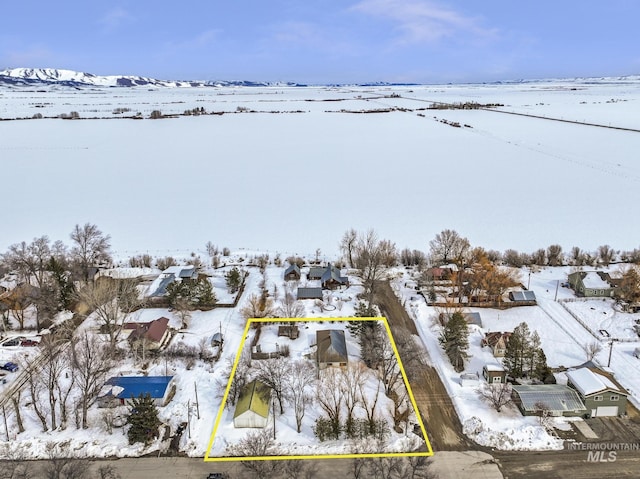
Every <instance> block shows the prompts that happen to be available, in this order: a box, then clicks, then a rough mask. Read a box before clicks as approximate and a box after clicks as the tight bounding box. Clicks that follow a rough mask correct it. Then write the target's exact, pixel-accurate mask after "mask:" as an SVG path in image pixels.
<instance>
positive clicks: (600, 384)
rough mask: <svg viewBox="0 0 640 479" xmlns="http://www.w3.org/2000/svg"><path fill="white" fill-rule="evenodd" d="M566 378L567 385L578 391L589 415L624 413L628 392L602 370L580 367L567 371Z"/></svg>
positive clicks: (609, 415) (601, 415)
mask: <svg viewBox="0 0 640 479" xmlns="http://www.w3.org/2000/svg"><path fill="white" fill-rule="evenodd" d="M567 378H568V381H567V386H570V387H572V388H573V389H575V390H576V391H578V394H579V395H580V398H581V399H582V401H583V402H584V405H585V407H586V408H587V414H588V415H589V417H615V416H621V415H623V414H626V412H627V396H629V393H628V392H627V391H626V390H625V389H624V388H623V387H622V386H620V385H619V384H617V383H616V382H615V381H614V380H613V378H611V377H608V376H606V375H605V374H604V372H600V371H598V370H593V369H589V368H580V369H575V370H573V371H568V372H567Z"/></svg>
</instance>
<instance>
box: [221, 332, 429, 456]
mask: <svg viewBox="0 0 640 479" xmlns="http://www.w3.org/2000/svg"><path fill="white" fill-rule="evenodd" d="M345 326H346V325H345V323H344V322H343V321H338V322H331V323H328V322H324V321H323V322H316V321H311V322H303V323H300V336H299V337H298V339H296V340H288V339H285V338H282V337H278V334H277V332H278V325H277V324H263V326H262V328H261V329H262V332H261V335H260V340H259V344H260V346H261V350H262V352H275V351H276V350H277V348H278V346H277V345H279V346H282V345H288V346H289V348H290V358H289V359H290V360H292V361H295V360H301V359H303V358H304V357H305V355H309V354H310V353H311V352H312V348H310V345H311V344H315V337H316V331H317V330H320V329H327V328H331V329H342V330H344V331H345V337H346V343H347V352H348V354H349V362H350V363H353V364H354V365H355V364H356V363H357V362H358V360H359V357H360V350H359V346H358V344H357V340H356V338H354V337H353V335H351V333H350V332H349V331H348V330H347V329H346V327H345ZM253 334H254V331H250V334H249V338H248V339H247V343H246V344H245V348H246V347H248V345H249V343H250V340H251V338H252V337H253ZM249 374H251V370H250V371H249ZM378 384H379V380H378V379H376V378H375V376H374V375H373V374H369V375H368V380H367V382H366V386H365V390H366V391H367V392H368V395H369V396H374V395H375V394H376V391H377V390H378ZM380 387H381V388H383V386H380ZM370 400H371V401H372V402H373V398H371V399H370ZM377 411H378V413H379V414H380V417H385V416H387V415H392V412H393V402H392V401H391V399H389V398H387V397H386V396H385V395H384V392H382V389H381V392H380V394H379V399H378V405H377ZM234 412H235V410H234V408H225V409H224V410H223V414H222V416H221V420H220V425H219V427H218V430H217V431H216V434H215V437H214V442H213V445H212V448H211V451H210V452H209V457H219V456H225V455H227V454H226V451H225V448H226V447H227V446H229V445H232V444H234V443H237V442H238V441H240V440H241V439H242V438H244V437H246V435H247V434H249V433H251V432H254V430H252V429H237V428H235V427H234V426H233V416H234ZM323 414H324V413H323V412H322V410H321V409H320V407H319V406H318V405H317V404H314V405H313V406H310V407H308V408H307V411H306V413H305V417H304V420H303V425H302V430H301V432H300V433H298V432H297V430H296V422H295V416H294V415H293V411H292V410H291V407H288V406H287V405H286V404H285V414H283V415H281V416H280V415H276V421H275V423H276V424H275V428H276V445H277V448H278V451H279V452H278V455H287V456H302V455H305V456H306V455H329V454H331V455H341V454H352V453H353V451H354V450H355V449H354V448H355V447H360V449H362V446H361V444H360V445H359V446H358V443H357V442H353V441H350V440H346V439H340V440H327V441H323V442H320V441H318V439H317V438H316V437H315V435H314V433H313V425H314V423H315V420H316V418H318V417H321V416H323ZM345 415H346V411H344V410H343V412H342V417H343V418H344V417H345ZM355 415H356V417H357V418H364V417H365V416H364V411H362V410H361V409H360V408H356V410H355ZM387 419H389V418H387ZM272 420H273V415H270V416H269V427H272V426H271V421H272ZM409 420H410V422H412V423H416V416H415V413H413V412H412V413H411V414H410V419H409ZM391 426H392V424H391V425H390V438H389V440H388V444H387V446H386V447H385V450H384V451H375V452H387V453H396V452H408V451H414V450H416V449H418V448H419V446H420V445H421V444H422V446H423V447H424V441H422V440H421V439H420V438H419V437H418V436H416V435H415V434H413V433H408V434H406V435H405V434H404V433H400V434H399V433H397V432H395V431H393V429H392V428H391Z"/></svg>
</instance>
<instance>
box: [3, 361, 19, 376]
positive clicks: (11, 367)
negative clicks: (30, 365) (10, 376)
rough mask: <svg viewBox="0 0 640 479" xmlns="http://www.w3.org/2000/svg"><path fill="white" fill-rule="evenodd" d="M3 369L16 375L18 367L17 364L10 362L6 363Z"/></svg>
mask: <svg viewBox="0 0 640 479" xmlns="http://www.w3.org/2000/svg"><path fill="white" fill-rule="evenodd" d="M2 369H4V370H5V371H9V372H12V373H15V372H16V371H17V370H18V365H17V364H16V363H12V362H11V361H9V362H8V363H4V366H2Z"/></svg>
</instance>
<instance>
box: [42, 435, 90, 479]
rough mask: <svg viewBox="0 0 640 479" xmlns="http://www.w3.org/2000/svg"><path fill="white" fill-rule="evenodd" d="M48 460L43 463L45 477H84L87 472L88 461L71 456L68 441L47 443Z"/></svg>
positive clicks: (75, 478)
mask: <svg viewBox="0 0 640 479" xmlns="http://www.w3.org/2000/svg"><path fill="white" fill-rule="evenodd" d="M47 455H48V457H49V458H48V460H47V461H46V462H45V463H44V466H43V468H42V469H43V473H44V477H45V478H46V479H85V478H87V474H88V473H89V461H88V460H86V459H78V458H76V457H74V456H73V453H72V451H70V449H69V443H52V442H51V443H47Z"/></svg>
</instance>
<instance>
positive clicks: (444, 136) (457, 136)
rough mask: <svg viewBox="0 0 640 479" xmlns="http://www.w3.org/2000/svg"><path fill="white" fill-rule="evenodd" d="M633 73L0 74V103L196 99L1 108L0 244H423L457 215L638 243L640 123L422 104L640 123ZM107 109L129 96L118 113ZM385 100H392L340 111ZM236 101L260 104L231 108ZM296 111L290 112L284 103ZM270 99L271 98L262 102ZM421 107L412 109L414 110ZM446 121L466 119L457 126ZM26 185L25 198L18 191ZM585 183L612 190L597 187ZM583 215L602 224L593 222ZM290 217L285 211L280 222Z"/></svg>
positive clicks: (328, 249) (508, 230)
mask: <svg viewBox="0 0 640 479" xmlns="http://www.w3.org/2000/svg"><path fill="white" fill-rule="evenodd" d="M639 100H640V82H638V81H631V80H630V81H627V82H623V81H621V82H601V83H598V82H595V83H593V82H592V83H589V82H567V81H565V82H561V81H556V82H547V83H544V82H535V83H523V84H505V85H445V86H410V87H409V86H407V87H352V88H349V87H307V88H291V87H290V88H287V87H268V88H267V87H264V88H262V87H260V88H176V89H171V88H164V89H157V88H155V89H154V88H152V89H147V88H128V89H125V88H111V89H109V88H90V89H81V90H74V89H69V88H60V87H57V88H53V87H43V88H42V90H41V91H38V90H36V89H35V88H31V87H28V88H9V87H5V88H3V89H2V90H0V118H15V117H28V118H30V117H32V116H33V115H34V114H35V113H41V114H42V115H43V116H44V117H48V116H56V115H59V114H61V113H69V112H71V111H77V112H78V114H79V115H80V117H81V118H117V117H121V116H124V115H135V114H136V113H138V112H140V113H142V115H143V117H145V118H147V117H148V116H149V114H150V112H151V111H153V110H156V109H159V110H161V111H162V112H163V113H164V114H178V113H180V114H181V113H182V112H184V111H185V110H188V109H193V108H199V107H203V108H205V110H206V111H207V112H218V113H220V112H224V114H223V115H210V116H198V117H180V118H174V119H164V120H158V121H151V120H147V119H145V120H113V119H93V120H83V121H63V120H59V119H43V120H24V121H3V122H0V157H1V159H2V165H3V175H4V176H5V177H6V178H12V179H14V181H10V182H7V184H6V185H5V188H4V191H3V197H4V198H5V203H7V204H10V205H11V208H8V209H5V214H4V221H5V228H4V234H3V236H2V238H0V250H4V249H5V248H6V247H7V246H8V245H10V244H12V243H15V242H18V241H22V240H25V239H29V238H33V237H35V236H40V235H42V234H48V235H49V236H50V237H51V238H52V239H58V238H62V239H64V238H66V237H67V235H68V232H69V231H70V230H71V228H72V227H73V225H74V224H76V223H82V222H86V221H91V222H92V223H95V224H97V225H98V226H99V227H100V228H101V229H102V230H103V231H105V232H107V233H109V234H110V235H111V236H112V239H113V246H114V248H115V249H116V250H118V251H119V252H121V253H122V254H123V255H126V254H127V253H128V252H134V251H135V252H146V251H148V252H149V253H151V254H154V255H156V254H165V253H166V254H177V251H178V250H179V251H181V252H184V253H185V254H188V253H189V252H190V251H194V250H197V249H199V248H200V249H201V248H202V245H203V244H204V243H205V242H206V241H209V240H212V241H214V242H216V243H218V244H221V245H229V246H231V247H234V248H235V247H245V248H261V249H268V250H271V251H287V252H292V253H294V252H297V253H300V254H306V253H309V252H311V251H315V249H316V248H320V249H321V251H322V253H323V255H327V257H329V258H330V257H331V256H332V255H333V254H335V253H336V252H337V242H338V240H339V238H340V237H341V235H342V233H343V232H344V231H345V230H346V229H348V228H351V227H354V228H356V229H358V230H364V229H366V228H369V227H373V228H376V229H377V230H378V232H379V233H380V235H381V236H382V237H388V238H390V239H392V240H393V241H395V242H396V243H397V244H398V246H399V247H401V248H402V247H405V246H407V247H410V248H418V249H424V248H425V247H426V245H427V243H428V241H429V240H430V239H431V238H433V236H434V235H435V233H437V232H438V231H441V230H442V229H444V228H452V229H456V230H458V231H459V232H460V233H461V234H463V235H465V236H467V237H468V238H469V239H470V241H471V242H472V244H474V245H482V246H486V247H488V248H493V249H498V250H504V249H506V248H515V249H518V250H524V251H533V250H534V249H537V248H539V247H546V246H547V245H549V244H551V243H560V244H562V245H563V246H564V247H565V249H568V248H570V247H571V246H573V245H578V246H580V247H581V248H583V249H586V250H593V249H595V248H596V247H597V246H598V245H600V244H605V243H608V244H611V245H613V246H614V247H615V248H623V249H632V248H634V247H636V246H637V245H638V244H637V240H636V238H638V236H639V234H638V233H639V232H640V227H639V226H638V225H637V223H636V222H633V221H628V216H627V215H626V214H625V213H626V211H625V208H624V205H626V204H634V203H636V202H637V201H638V200H639V199H640V197H639V193H638V188H637V187H636V186H637V183H638V182H639V181H640V166H638V165H637V162H636V161H635V152H637V151H638V150H639V149H640V133H637V132H632V131H621V130H614V129H607V128H597V127H592V126H585V125H581V124H572V123H561V122H555V121H549V120H545V119H538V118H530V117H524V116H513V115H509V114H504V113H497V112H492V111H482V110H419V109H421V108H425V107H428V106H429V105H430V104H431V103H432V102H464V101H474V102H479V103H501V104H504V107H501V108H499V109H500V110H504V111H510V112H519V113H527V114H534V115H539V116H551V117H555V118H563V119H565V120H566V119H570V120H575V121H578V122H582V121H587V122H594V123H599V124H603V125H609V124H611V125H612V126H619V127H628V128H640V120H639V119H638V116H637V114H636V113H637V109H638V101H639ZM117 108H129V109H130V112H126V113H121V114H114V113H113V112H114V111H115V110H116V109H117ZM390 108H391V109H393V108H396V109H395V110H394V111H392V112H388V113H369V114H356V113H343V112H341V111H342V110H352V111H361V110H376V109H390ZM239 109H240V110H242V109H247V110H255V111H257V112H258V113H249V112H238V111H239ZM298 111H299V112H300V113H290V112H298ZM269 112H280V113H269ZM419 114H420V115H423V116H419ZM439 120H447V121H449V122H459V123H460V124H461V125H469V127H465V126H462V127H461V128H455V127H452V126H450V125H447V124H445V123H442V122H440V121H439ZM18 198H19V201H17V199H18ZM596 198H606V201H602V200H597V199H596ZM594 222H597V225H598V227H597V228H594V226H593V225H594ZM285 224H286V227H285V226H284V225H285Z"/></svg>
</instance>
